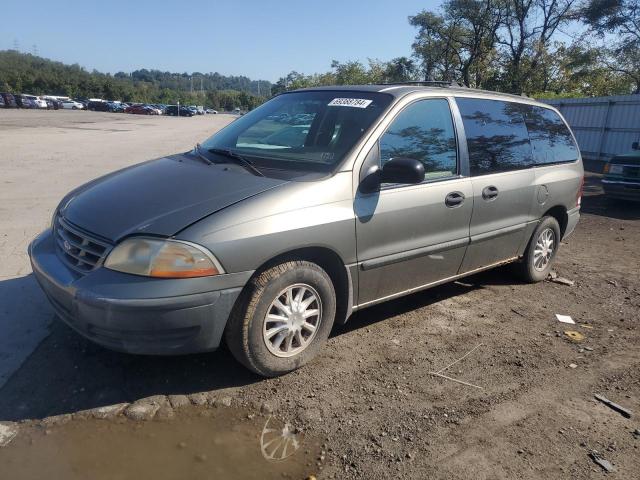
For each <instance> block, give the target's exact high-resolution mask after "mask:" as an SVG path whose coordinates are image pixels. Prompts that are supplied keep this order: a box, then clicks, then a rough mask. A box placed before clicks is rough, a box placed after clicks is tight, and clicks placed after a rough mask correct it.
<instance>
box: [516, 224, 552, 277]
mask: <svg viewBox="0 0 640 480" xmlns="http://www.w3.org/2000/svg"><path fill="white" fill-rule="evenodd" d="M560 238H561V234H560V225H558V221H557V220H556V219H555V218H553V217H544V218H543V219H542V220H541V221H540V223H539V224H538V227H537V228H536V229H535V231H534V232H533V235H532V236H531V240H529V245H528V246H527V250H526V252H525V254H524V257H523V258H522V262H521V263H520V264H517V269H518V273H519V275H520V277H521V278H522V279H523V280H524V281H525V282H529V283H535V282H541V281H542V280H544V279H545V278H547V276H548V275H549V272H550V271H551V267H552V266H553V262H554V260H555V258H556V255H557V253H558V248H559V247H560Z"/></svg>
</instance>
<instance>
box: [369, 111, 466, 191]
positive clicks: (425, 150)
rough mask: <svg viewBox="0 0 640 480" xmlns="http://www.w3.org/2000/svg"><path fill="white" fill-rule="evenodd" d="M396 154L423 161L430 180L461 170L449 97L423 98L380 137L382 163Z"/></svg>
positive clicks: (399, 115) (399, 116)
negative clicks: (459, 168) (458, 162)
mask: <svg viewBox="0 0 640 480" xmlns="http://www.w3.org/2000/svg"><path fill="white" fill-rule="evenodd" d="M396 157H409V158H415V159H416V160H420V161H421V162H422V163H423V165H424V170H425V179H426V180H432V179H437V178H442V177H450V176H452V175H456V174H457V173H458V166H457V158H458V156H457V149H456V134H455V130H454V128H453V120H452V118H451V110H450V109H449V102H448V101H447V100H445V99H440V98H435V99H429V100H419V101H417V102H414V103H412V104H411V105H409V106H408V107H406V108H405V109H404V110H402V111H401V112H400V113H399V114H398V116H397V117H396V118H395V119H394V121H393V123H392V124H391V125H390V126H389V128H388V129H387V131H386V132H385V133H384V134H383V135H382V137H380V163H381V164H382V165H384V164H385V162H388V161H389V160H390V159H392V158H396Z"/></svg>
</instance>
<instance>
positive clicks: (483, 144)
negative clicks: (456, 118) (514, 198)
mask: <svg viewBox="0 0 640 480" xmlns="http://www.w3.org/2000/svg"><path fill="white" fill-rule="evenodd" d="M456 102H457V103H458V107H459V108H460V113H461V114H462V121H463V124H464V130H465V133H466V135H467V144H468V147H469V164H470V167H471V175H485V174H488V173H497V172H506V171H509V170H516V169H520V168H527V167H529V166H531V165H532V164H533V159H532V156H531V145H530V144H529V135H528V133H527V127H526V125H525V122H524V118H523V116H522V113H521V109H520V105H519V104H516V103H510V102H502V101H499V100H482V99H477V98H458V99H456Z"/></svg>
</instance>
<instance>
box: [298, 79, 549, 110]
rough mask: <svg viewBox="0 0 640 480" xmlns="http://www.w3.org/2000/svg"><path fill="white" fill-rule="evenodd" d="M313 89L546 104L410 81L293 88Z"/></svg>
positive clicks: (505, 95)
mask: <svg viewBox="0 0 640 480" xmlns="http://www.w3.org/2000/svg"><path fill="white" fill-rule="evenodd" d="M310 90H311V91H313V90H329V91H331V90H333V91H335V90H342V91H351V92H381V93H388V94H391V95H393V96H394V97H396V98H400V97H404V96H405V95H407V94H409V93H413V92H438V93H443V92H447V93H451V94H454V95H456V94H464V95H469V94H472V95H473V94H475V93H477V94H480V95H482V96H494V97H499V98H508V99H511V100H517V101H521V102H526V103H538V104H540V105H542V106H547V105H545V104H543V103H540V102H538V101H537V100H535V99H533V98H530V97H526V96H521V95H513V94H511V93H502V92H492V91H490V90H480V89H477V88H467V87H460V86H449V85H443V86H430V85H420V84H411V83H406V84H403V83H393V84H389V83H386V84H385V83H382V84H376V85H372V84H367V85H330V86H324V87H310V88H301V89H298V90H293V91H295V92H304V91H310Z"/></svg>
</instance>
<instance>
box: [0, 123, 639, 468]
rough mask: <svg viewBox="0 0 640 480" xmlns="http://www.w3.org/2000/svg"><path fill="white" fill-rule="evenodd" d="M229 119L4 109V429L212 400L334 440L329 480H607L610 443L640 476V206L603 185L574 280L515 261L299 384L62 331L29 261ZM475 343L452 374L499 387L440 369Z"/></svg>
mask: <svg viewBox="0 0 640 480" xmlns="http://www.w3.org/2000/svg"><path fill="white" fill-rule="evenodd" d="M226 121H228V118H227V117H224V116H218V117H213V116H211V117H199V118H193V119H174V118H155V117H151V118H147V117H144V118H140V117H132V116H128V115H127V116H124V115H115V114H92V113H86V112H41V113H39V112H28V111H26V112H22V111H20V112H12V111H9V112H7V115H5V111H3V112H2V117H0V140H1V143H0V144H1V145H2V154H1V155H0V161H1V162H2V164H1V165H2V171H3V175H2V189H1V190H0V199H1V203H0V205H1V207H0V213H1V216H0V218H1V226H2V231H3V233H2V235H3V236H2V237H0V242H1V243H0V255H2V258H3V259H4V260H5V262H4V263H3V265H2V267H0V268H1V270H0V275H1V276H2V278H1V279H0V304H1V305H2V310H1V311H0V355H1V356H0V368H1V369H2V370H0V373H3V372H4V373H5V375H6V373H7V372H12V371H13V370H15V368H16V367H17V365H18V364H19V363H20V362H21V361H22V359H24V358H25V357H26V356H28V358H27V359H26V361H24V363H23V364H22V366H21V368H19V369H18V370H17V371H15V372H14V373H13V375H12V376H11V377H10V378H9V379H8V380H7V381H6V384H5V385H4V387H3V388H1V389H0V420H12V421H19V420H24V419H42V418H44V417H47V416H51V415H60V414H68V413H74V412H78V411H80V410H84V409H89V408H95V407H100V406H105V405H110V404H116V403H121V402H134V401H136V400H139V399H141V398H144V397H149V396H153V395H182V394H199V393H207V395H208V396H209V397H210V398H226V399H231V400H228V401H226V404H229V403H230V402H232V407H231V408H234V409H235V410H236V411H237V412H243V413H242V414H243V415H244V413H246V414H247V415H248V417H249V418H253V416H254V415H264V414H266V413H269V412H270V411H271V410H273V411H275V415H276V416H277V417H278V418H279V419H282V420H287V421H289V422H291V423H292V424H294V425H297V426H298V427H299V428H301V429H302V430H304V431H305V432H306V433H307V434H309V435H310V438H315V439H317V440H318V441H319V442H321V443H322V447H321V448H322V449H323V451H324V454H320V456H319V457H318V458H317V463H315V460H316V459H315V458H314V462H309V463H307V473H311V472H313V473H314V474H315V475H316V476H318V478H366V479H386V478H408V479H409V478H410V479H415V478H447V479H468V478H473V479H513V478H520V479H532V480H533V479H540V478H547V479H566V478H578V479H584V478H603V476H604V475H605V474H604V471H603V469H602V468H601V467H600V466H598V465H596V464H595V463H594V462H593V461H592V460H591V459H590V458H589V456H588V455H589V453H590V452H592V451H593V450H596V451H598V452H599V454H600V456H601V457H603V458H605V459H607V460H608V461H610V462H611V463H612V464H613V466H614V467H615V469H616V473H615V474H614V475H613V476H612V477H613V478H621V479H631V478H638V477H637V475H638V472H640V451H639V446H640V435H634V433H633V432H634V430H636V429H638V428H640V421H639V420H638V416H639V415H640V350H639V348H638V346H639V345H640V330H639V328H638V327H639V325H638V323H639V321H640V268H639V266H640V249H639V248H638V245H639V241H640V205H635V206H634V205H630V204H628V203H612V202H608V201H607V200H606V199H605V198H604V196H603V195H602V190H601V188H600V185H599V178H598V177H597V176H595V175H590V176H589V177H588V178H587V185H586V196H585V198H584V200H583V217H582V220H581V222H580V224H579V225H578V228H577V230H576V232H575V233H574V235H573V236H572V237H570V238H569V239H568V241H566V242H565V244H564V245H563V246H562V248H561V250H560V254H559V258H558V262H557V265H556V270H557V272H558V274H559V275H560V276H562V277H566V278H567V279H570V280H572V281H573V282H575V283H574V284H573V285H572V286H566V285H561V284H558V283H551V282H543V283H540V284H536V285H524V284H521V283H518V282H517V281H516V280H515V279H514V277H512V276H511V274H510V271H509V269H508V268H502V269H498V270H494V271H491V272H486V273H483V274H480V275H476V276H473V277H470V278H467V279H465V280H464V281H460V282H456V283H453V284H449V285H444V286H441V287H438V288H435V289H432V290H429V291H426V292H422V293H418V294H414V295H411V296H408V297H405V298H403V299H399V300H396V301H392V302H389V303H386V304H383V305H379V306H376V307H372V308H369V309H366V310H363V311H361V312H358V313H357V314H356V315H355V316H354V317H353V318H352V319H351V320H350V321H349V322H348V324H347V325H346V326H345V327H343V328H340V329H336V331H335V332H334V334H333V336H332V338H331V339H330V340H329V343H328V345H327V346H326V348H325V350H324V354H323V355H322V356H321V357H320V358H319V359H318V360H317V361H315V362H314V363H312V364H310V365H308V366H307V367H305V368H303V369H302V370H299V371H296V372H294V373H292V374H290V375H287V376H285V377H282V378H278V379H270V380H264V379H261V378H258V377H256V376H254V375H252V374H250V373H249V372H247V371H246V370H244V369H243V368H241V367H240V366H238V365H237V364H236V363H235V362H234V361H233V359H232V358H231V355H230V354H229V353H228V352H227V351H225V350H220V351H218V352H214V353H211V354H203V355H192V356H186V357H175V358H173V357H172V358H154V357H136V356H130V355H124V354H120V353H114V352H110V351H107V350H104V349H102V348H100V347H97V346H95V345H92V344H90V343H88V342H86V341H85V340H83V339H82V338H80V337H78V336H77V335H76V334H74V333H73V332H71V331H70V330H69V329H68V328H67V327H66V326H64V325H63V324H61V323H60V322H53V323H52V324H51V327H50V329H49V330H47V329H46V324H47V322H48V321H50V320H51V311H50V310H49V309H48V307H47V306H46V304H45V303H44V298H43V295H42V294H41V293H40V292H39V290H38V289H37V288H36V287H34V282H33V280H32V278H31V277H30V275H29V268H28V264H27V261H26V259H25V257H24V250H25V248H26V245H27V242H28V241H29V240H30V238H31V237H32V236H33V235H35V234H36V233H37V232H38V231H39V230H41V229H42V228H43V227H44V226H45V225H46V224H47V222H48V221H49V216H50V213H51V210H52V208H53V207H54V205H55V203H56V201H57V200H58V199H59V198H60V197H61V196H62V195H63V194H64V193H65V192H66V191H67V190H69V189H70V188H71V187H73V186H75V185H77V184H79V183H81V182H83V181H85V180H88V179H90V178H93V177H95V176H98V175H100V174H102V173H105V172H108V171H111V170H114V169H116V168H119V167H121V166H124V165H127V164H130V163H135V162H138V161H141V160H144V159H148V158H152V157H154V156H159V155H161V154H163V153H170V152H175V151H179V150H184V149H186V148H188V147H190V146H191V145H193V144H194V143H195V142H196V141H197V140H201V139H203V138H204V137H206V136H207V133H208V132H211V131H213V130H215V129H216V128H218V127H219V126H221V125H222V124H223V123H224V122H226ZM36 128H37V129H36ZM556 313H558V314H565V315H571V316H572V317H573V318H574V319H575V320H576V322H577V325H567V324H562V323H559V322H558V321H557V320H556V319H555V314H556ZM567 330H575V331H578V332H579V333H581V334H582V335H584V337H585V338H584V340H582V341H581V342H574V341H572V340H571V339H569V338H568V337H567V336H566V335H565V334H564V331H567ZM474 347H477V348H476V349H475V350H474V351H473V352H472V353H471V354H470V355H469V356H468V357H466V358H464V359H463V360H462V361H460V362H459V363H456V364H455V365H454V366H453V367H451V368H449V369H448V370H447V371H446V372H444V373H447V374H448V375H450V376H452V377H455V378H457V379H460V380H462V381H464V382H467V383H470V384H473V385H476V386H480V387H482V388H481V389H479V388H473V387H470V386H467V385H463V384H460V383H455V382H453V381H449V380H446V379H442V378H437V377H433V376H431V375H429V374H428V372H429V371H438V370H440V369H442V368H443V367H445V366H447V365H449V364H450V363H452V362H454V361H455V360H456V359H459V358H460V357H462V356H463V355H464V354H465V353H467V352H469V351H470V350H472V349H473V348H474ZM34 349H35V350H34ZM29 354H30V355H29ZM7 365H9V367H8V368H7ZM0 384H1V379H0ZM594 393H601V394H603V395H605V396H606V397H608V398H609V399H611V400H612V401H614V402H617V403H619V404H621V405H623V406H624V407H626V408H628V409H630V410H632V411H633V415H632V416H631V418H630V419H627V418H624V417H623V416H622V415H620V414H619V413H617V412H615V411H613V410H612V409H610V408H608V407H606V406H604V405H603V404H601V403H599V402H597V401H596V400H595V399H594V397H593V394H594ZM156 398H157V397H156ZM162 398H164V397H162ZM196 398H200V397H198V396H197V395H195V396H193V395H192V399H193V401H194V403H205V404H206V403H207V402H206V401H203V402H199V401H196V400H195V399H196ZM209 403H211V402H209ZM213 403H214V404H215V402H213ZM196 408H197V409H201V410H202V412H201V413H202V414H203V415H204V414H207V415H212V416H214V417H215V416H216V415H218V416H219V415H225V413H224V411H223V410H220V409H216V408H211V409H209V407H207V406H206V405H202V406H199V407H196ZM261 412H262V413H261ZM77 417H78V418H77V419H75V420H73V422H83V420H82V415H77ZM154 421H167V422H179V421H180V416H179V415H178V416H177V417H175V418H174V419H172V420H166V419H165V420H154ZM25 425H26V427H25V428H35V427H34V425H35V426H36V427H37V425H38V423H37V422H36V423H34V422H27V423H26V424H25ZM74 425H76V426H74V428H75V430H74V432H75V433H74V435H77V424H74ZM90 425H91V424H90V423H87V428H91V427H90ZM48 428H50V429H52V430H53V433H54V434H55V432H56V428H61V429H62V430H60V431H59V434H60V435H63V434H64V430H63V427H55V426H54V427H48ZM19 437H20V435H18V438H19ZM74 438H77V437H74ZM23 443H24V444H25V445H26V443H27V442H23ZM18 444H20V442H18V441H16V446H15V448H16V449H17V448H18V447H19V445H18ZM36 445H37V442H36ZM123 445H126V438H123ZM11 448H14V446H12V445H10V446H8V447H5V449H6V450H4V451H0V454H1V455H0V463H1V461H2V458H7V456H10V453H11ZM21 448H28V447H27V446H24V445H23V446H22V447H21ZM35 454H37V452H35V451H34V455H35ZM2 455H4V457H3V456H2ZM633 472H636V473H635V474H634V473H633ZM265 476H266V474H265ZM278 478H281V477H278ZM294 478H296V477H294Z"/></svg>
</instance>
